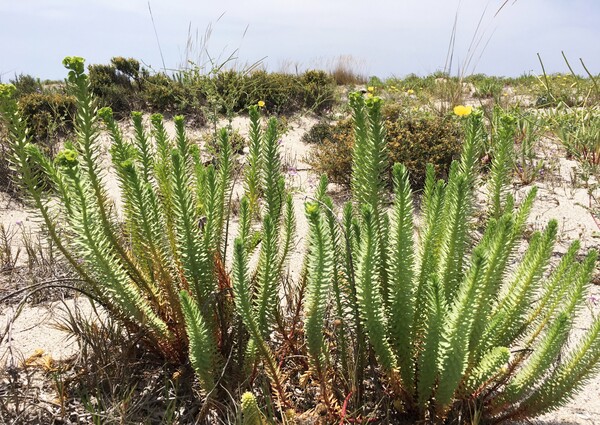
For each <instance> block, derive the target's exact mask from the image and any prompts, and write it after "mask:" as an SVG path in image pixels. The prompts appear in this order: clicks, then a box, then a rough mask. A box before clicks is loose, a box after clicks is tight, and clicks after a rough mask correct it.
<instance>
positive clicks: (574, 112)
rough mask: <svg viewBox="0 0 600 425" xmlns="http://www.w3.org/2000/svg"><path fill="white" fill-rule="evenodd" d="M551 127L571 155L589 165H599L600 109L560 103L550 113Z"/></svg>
mask: <svg viewBox="0 0 600 425" xmlns="http://www.w3.org/2000/svg"><path fill="white" fill-rule="evenodd" d="M550 117H551V123H552V129H553V131H554V133H555V134H556V135H557V136H558V139H559V140H560V141H561V143H562V144H563V145H564V146H565V148H566V149H567V152H568V153H569V155H571V156H572V157H574V158H576V159H577V160H578V161H580V162H581V163H583V164H586V165H588V166H591V167H596V168H597V167H599V166H600V111H599V110H598V109H597V108H593V107H588V108H569V107H566V105H564V104H561V105H560V107H559V108H558V109H557V110H556V112H554V113H553V114H551V115H550Z"/></svg>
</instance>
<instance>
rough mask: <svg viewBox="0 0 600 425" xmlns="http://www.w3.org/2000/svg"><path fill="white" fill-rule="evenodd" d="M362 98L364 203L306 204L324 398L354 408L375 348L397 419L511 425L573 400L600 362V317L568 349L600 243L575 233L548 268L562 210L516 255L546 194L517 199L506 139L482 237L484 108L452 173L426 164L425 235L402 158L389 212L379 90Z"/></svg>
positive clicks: (358, 99)
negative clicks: (583, 243) (335, 207)
mask: <svg viewBox="0 0 600 425" xmlns="http://www.w3.org/2000/svg"><path fill="white" fill-rule="evenodd" d="M351 103H352V108H353V111H354V124H355V127H354V128H355V132H356V134H355V138H356V142H355V145H354V151H353V158H354V165H353V169H352V179H351V183H352V189H353V197H354V203H352V204H350V203H349V204H346V205H345V206H344V208H343V213H342V225H341V227H338V225H337V222H336V218H335V216H334V215H333V212H332V210H331V205H332V204H331V199H329V198H328V197H327V196H326V195H323V194H322V192H319V193H318V195H317V196H316V198H317V200H318V202H315V203H310V204H308V206H307V214H308V215H309V217H310V220H311V221H310V222H311V245H310V248H309V257H308V258H309V260H308V270H309V280H308V282H309V287H308V294H309V295H308V298H307V304H306V316H307V317H306V319H305V324H306V325H305V327H306V335H307V346H308V351H309V355H310V356H311V365H312V366H311V369H312V371H313V373H314V374H315V377H316V379H318V380H319V382H320V383H321V386H322V390H321V391H322V392H321V397H322V399H323V400H324V401H323V402H324V403H326V404H327V405H329V406H331V408H332V409H334V410H335V408H336V407H335V406H336V405H338V403H341V401H342V400H343V395H344V394H346V395H347V394H353V395H355V394H359V396H357V397H358V398H356V399H355V402H356V403H358V404H356V407H358V406H360V405H361V404H360V403H361V401H360V400H361V399H360V394H364V392H363V391H365V389H364V387H363V386H362V385H363V379H364V376H363V375H362V371H363V369H364V366H365V364H367V363H368V362H369V360H368V351H369V350H370V349H371V350H373V352H374V354H375V358H376V360H377V364H378V370H379V374H378V376H377V377H376V378H375V379H377V380H378V381H379V382H380V385H382V387H383V388H384V390H383V391H385V393H386V394H387V395H388V396H389V397H390V399H391V400H390V401H393V406H394V408H395V409H396V412H397V413H396V415H397V416H392V418H394V417H395V418H397V419H400V418H404V419H405V420H411V421H425V422H426V423H440V424H444V423H456V422H458V423H461V422H465V423H477V422H479V421H480V420H481V421H485V422H486V423H501V422H504V421H508V420H513V419H523V418H526V417H532V416H535V415H538V414H541V413H545V412H548V411H551V410H552V409H554V408H556V407H558V406H561V405H562V404H564V403H565V402H567V401H568V400H569V399H570V398H571V396H572V394H574V392H575V391H577V390H578V389H580V388H581V386H582V385H583V384H584V383H585V381H586V379H587V378H589V377H591V376H592V375H593V373H594V372H595V371H596V370H597V369H598V361H599V360H600V342H599V341H600V340H599V339H598V333H599V332H600V320H598V319H597V320H595V321H594V322H593V324H592V326H591V328H590V329H589V330H588V331H587V333H586V334H585V335H584V337H583V338H582V339H580V341H579V343H577V344H575V345H574V346H571V347H570V348H567V341H568V337H569V333H570V330H571V329H572V327H573V323H574V318H575V316H576V315H577V313H578V312H579V311H580V310H581V308H582V306H584V305H585V302H586V294H587V290H588V289H589V285H590V278H591V275H592V273H593V270H594V267H595V264H596V257H597V253H596V252H595V251H592V252H590V253H589V254H588V255H587V256H586V257H585V260H583V261H578V260H577V258H576V257H577V252H578V250H579V242H578V241H575V242H574V243H573V244H572V245H571V247H570V248H569V250H568V252H567V254H566V255H565V256H564V257H563V258H562V260H561V262H560V263H559V264H558V266H557V267H556V268H554V270H552V271H550V270H549V267H548V265H549V261H550V257H551V255H552V252H553V246H554V242H555V239H556V235H557V230H558V226H557V223H556V221H551V222H550V223H549V224H548V226H547V227H546V229H544V230H543V231H540V232H536V233H535V234H534V235H533V237H532V238H531V240H530V243H529V246H528V248H527V249H526V251H525V253H524V254H523V255H522V256H521V261H518V262H517V264H514V265H511V263H512V259H514V256H515V254H516V250H517V244H518V242H519V241H520V238H521V237H522V234H523V231H524V228H525V222H526V219H527V216H528V214H529V212H530V210H531V206H532V204H533V200H534V198H535V192H536V191H535V189H533V190H531V191H530V192H529V194H528V195H527V196H526V198H525V199H524V200H523V202H522V203H521V204H520V205H518V206H517V205H516V204H515V200H514V198H512V196H511V195H510V194H509V192H508V190H507V186H508V183H509V180H508V175H507V173H506V172H505V170H506V167H505V164H506V163H510V161H511V157H510V156H509V152H508V151H507V150H499V151H498V152H497V154H496V159H495V160H494V162H493V163H492V166H491V170H490V174H489V180H488V182H487V185H488V196H489V206H490V209H489V210H488V214H487V221H486V223H485V225H484V228H483V229H484V230H483V237H482V238H480V239H479V240H478V241H477V242H475V241H473V239H472V235H471V230H470V229H471V225H470V223H473V220H474V215H475V214H476V207H475V202H474V200H475V196H474V189H475V184H476V182H477V179H478V173H477V166H478V162H479V161H478V158H479V156H478V155H479V149H480V146H481V143H482V139H483V137H484V131H483V128H484V127H483V121H482V115H481V114H480V113H472V114H471V115H470V116H468V118H466V119H465V121H466V122H465V127H466V128H465V142H464V146H463V153H462V156H461V158H460V160H459V161H455V162H453V163H452V165H451V167H450V172H449V177H448V180H447V181H444V180H437V178H436V177H435V171H434V168H433V167H432V166H431V165H430V166H428V167H427V173H426V180H425V187H424V192H423V199H422V210H423V213H422V217H421V220H420V221H421V222H422V223H423V224H422V225H421V226H420V227H419V231H418V232H415V224H414V222H415V221H414V212H413V208H414V207H413V196H412V190H411V186H410V178H409V173H408V170H407V168H406V167H405V166H403V165H400V164H396V165H395V166H394V167H393V177H394V189H395V190H394V196H395V198H394V202H393V206H392V211H391V214H390V215H388V214H387V213H386V212H385V208H384V202H385V201H384V200H385V190H386V189H385V188H386V182H385V177H384V176H385V170H386V167H387V161H388V158H387V156H386V154H385V152H386V149H385V147H386V142H385V137H384V134H385V133H384V126H383V123H382V112H381V100H380V99H377V98H375V99H368V100H366V101H365V100H364V99H363V98H362V96H360V95H354V96H353V97H352V99H351ZM509 271H510V272H509ZM324 294H329V297H330V298H329V299H330V303H331V305H332V306H333V307H332V308H331V309H327V308H326V307H325V303H324V301H323V297H324ZM316 300H320V301H316ZM328 318H329V319H328ZM333 320H335V321H339V324H338V325H337V327H336V328H335V329H334V330H333V336H331V337H330V336H326V335H328V334H327V333H325V334H324V333H323V331H322V329H321V327H322V325H323V323H331V321H333ZM313 326H314V327H313ZM342 341H346V342H342ZM334 347H335V349H334ZM370 361H372V359H371V360H370ZM357 371H359V372H357ZM359 374H360V375H359ZM347 401H348V399H346V400H345V401H344V404H345V405H347ZM388 419H389V417H388Z"/></svg>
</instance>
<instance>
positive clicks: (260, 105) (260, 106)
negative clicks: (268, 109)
mask: <svg viewBox="0 0 600 425" xmlns="http://www.w3.org/2000/svg"><path fill="white" fill-rule="evenodd" d="M257 105H258V107H259V108H264V107H265V101H264V100H259V101H258V103H257Z"/></svg>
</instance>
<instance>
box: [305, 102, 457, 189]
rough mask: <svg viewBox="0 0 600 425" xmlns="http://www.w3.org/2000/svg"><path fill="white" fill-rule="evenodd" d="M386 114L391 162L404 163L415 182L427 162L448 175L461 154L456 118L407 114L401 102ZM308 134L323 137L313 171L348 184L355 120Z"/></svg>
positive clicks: (314, 154) (313, 158) (316, 149)
mask: <svg viewBox="0 0 600 425" xmlns="http://www.w3.org/2000/svg"><path fill="white" fill-rule="evenodd" d="M383 117H384V119H385V123H384V124H385V129H386V132H387V141H388V142H387V147H388V155H389V158H390V164H394V163H403V164H405V166H406V167H407V169H408V170H409V172H410V175H411V180H412V184H413V186H415V187H420V186H422V185H423V182H424V179H425V169H426V165H427V164H428V163H431V164H433V166H434V167H435V170H436V174H437V175H438V176H440V177H442V178H445V177H446V176H447V174H448V170H449V168H450V164H451V163H452V160H453V159H456V158H457V157H458V155H459V153H460V149H461V138H462V131H461V127H460V125H459V124H458V123H457V122H456V121H455V120H453V119H452V118H451V117H448V118H440V117H437V116H433V115H427V114H424V113H420V112H419V113H412V114H408V113H406V111H405V110H404V109H403V108H402V107H401V106H400V105H398V104H392V105H388V106H386V107H385V108H384V110H383ZM306 137H307V138H308V140H312V141H317V140H318V139H320V140H321V143H319V144H317V145H316V146H315V147H314V148H313V150H312V152H311V154H310V158H309V162H310V164H311V166H312V167H313V169H314V171H315V172H316V173H317V174H327V177H328V178H329V179H330V181H332V182H334V183H338V184H342V185H346V186H347V185H349V183H350V171H351V168H352V154H351V152H352V146H353V145H354V131H353V129H352V121H351V120H349V119H347V120H343V121H340V122H338V123H337V124H336V125H334V126H329V128H327V127H326V125H324V124H322V123H319V124H316V128H314V129H311V130H310V131H309V132H308V133H307V136H306ZM390 182H391V177H390V175H389V173H388V183H390Z"/></svg>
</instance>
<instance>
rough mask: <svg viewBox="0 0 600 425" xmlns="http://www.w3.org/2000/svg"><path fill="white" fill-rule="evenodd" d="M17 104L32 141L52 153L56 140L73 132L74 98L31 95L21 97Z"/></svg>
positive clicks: (55, 95)
mask: <svg viewBox="0 0 600 425" xmlns="http://www.w3.org/2000/svg"><path fill="white" fill-rule="evenodd" d="M18 103H19V111H20V112H21V116H22V117H23V118H24V119H25V120H26V122H27V126H28V127H29V129H30V131H31V136H32V139H33V140H34V141H35V142H38V143H40V144H41V146H43V147H44V148H45V149H47V152H49V153H54V150H55V148H56V146H55V143H56V141H57V139H58V138H60V137H64V136H65V135H67V134H69V133H70V132H71V131H72V130H73V116H74V114H75V98H74V97H73V96H69V95H64V94H60V93H48V94H44V93H31V94H27V95H23V96H21V98H20V99H19V101H18Z"/></svg>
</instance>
